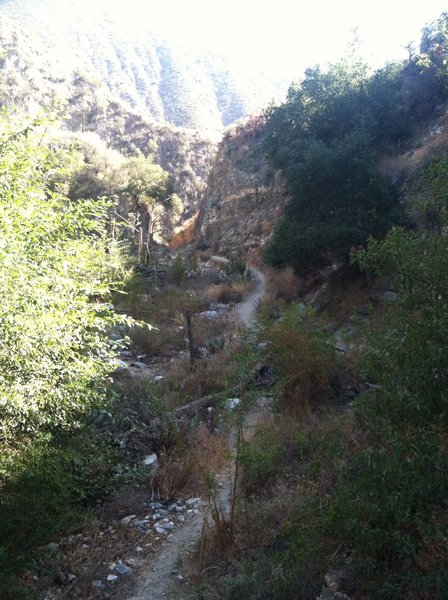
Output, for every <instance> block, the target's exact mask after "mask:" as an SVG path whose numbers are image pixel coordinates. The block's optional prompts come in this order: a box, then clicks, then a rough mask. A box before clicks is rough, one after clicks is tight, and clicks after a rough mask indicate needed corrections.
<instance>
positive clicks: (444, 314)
mask: <svg viewBox="0 0 448 600" xmlns="http://www.w3.org/2000/svg"><path fill="white" fill-rule="evenodd" d="M447 257H448V241H447V237H446V235H444V234H442V235H438V236H429V235H427V234H416V233H410V232H406V231H403V230H401V229H395V230H393V231H392V232H391V233H390V234H389V236H388V237H387V238H386V240H385V241H384V242H382V243H378V242H371V243H370V244H369V246H368V249H367V250H366V251H365V252H363V253H361V254H360V255H359V258H358V259H359V261H360V263H361V265H362V266H366V267H369V268H370V269H374V270H376V271H377V272H380V273H381V272H387V273H389V274H390V275H391V276H393V277H394V279H395V281H396V285H397V287H398V289H400V290H401V294H402V297H401V300H400V302H398V303H396V304H395V305H394V307H392V308H391V309H390V311H389V313H388V314H387V315H386V316H385V318H384V323H383V326H382V327H381V329H380V331H379V333H376V334H375V333H372V335H371V342H372V347H371V350H370V351H369V352H368V355H367V358H366V366H365V368H366V369H367V370H368V372H369V373H370V374H371V376H372V377H374V378H375V383H376V385H375V386H374V388H373V389H372V390H371V391H369V392H366V393H364V394H363V395H362V397H361V399H360V401H359V403H358V407H357V419H358V423H359V426H360V428H361V430H362V431H363V432H364V434H365V435H366V439H367V442H368V446H367V447H366V449H365V450H363V451H362V452H360V453H359V455H358V456H357V457H356V463H355V469H354V474H353V477H352V479H351V482H350V484H349V489H350V492H349V493H350V496H351V498H352V506H351V510H350V513H348V512H347V513H346V514H345V526H346V528H347V534H348V537H351V538H352V541H353V543H354V546H355V549H356V552H357V556H358V566H359V570H360V572H361V571H362V573H363V577H365V576H366V575H367V582H366V583H365V585H366V586H367V588H368V589H371V588H372V589H374V588H375V587H377V591H376V596H378V597H381V598H397V597H405V596H408V595H410V596H411V597H412V596H413V595H414V596H415V597H419V598H429V597H430V598H442V597H444V596H445V595H446V592H447V590H448V580H447V577H446V564H447V563H446V556H447V555H446V538H445V537H444V536H445V534H446V527H447V523H448V512H447V508H446V489H447V484H448V479H447V473H448V446H447V426H448V422H447V400H448V378H447V373H446V364H447V360H448V352H447V346H446V337H447V334H448V310H447V300H448V295H447V294H448V278H447V273H448V270H447V267H448V258H447ZM376 596H375V597H376Z"/></svg>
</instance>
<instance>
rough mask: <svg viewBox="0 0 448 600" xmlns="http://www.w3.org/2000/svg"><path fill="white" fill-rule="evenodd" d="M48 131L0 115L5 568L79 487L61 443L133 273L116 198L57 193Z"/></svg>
mask: <svg viewBox="0 0 448 600" xmlns="http://www.w3.org/2000/svg"><path fill="white" fill-rule="evenodd" d="M43 135H44V133H43V131H42V129H41V128H40V127H39V126H38V124H35V125H34V126H25V127H23V128H22V129H21V130H17V129H15V128H12V127H11V126H10V125H9V123H8V122H7V120H6V118H5V117H2V119H1V121H0V239H1V242H0V336H1V339H2V343H1V346H0V415H1V419H0V540H1V541H0V570H1V571H2V573H4V574H5V573H9V572H10V571H11V570H14V568H17V562H18V561H21V560H22V561H23V556H24V555H25V554H26V552H28V551H29V548H32V547H33V544H36V543H39V542H40V543H42V541H45V537H46V536H48V535H51V533H52V531H54V530H55V529H57V528H58V527H60V525H61V522H62V521H63V517H62V515H63V514H64V510H63V506H64V505H65V503H66V502H67V501H68V498H70V497H73V494H74V493H76V495H78V496H79V495H82V493H81V491H80V488H78V489H76V490H75V489H73V488H71V487H70V486H69V485H68V480H69V478H70V469H69V464H70V461H69V460H68V457H67V454H66V452H65V450H64V448H65V447H66V442H67V440H68V439H70V436H71V434H73V433H74V432H79V431H80V429H81V427H82V425H83V423H84V422H85V419H86V416H87V415H89V414H90V413H91V411H92V408H93V407H94V406H97V405H99V404H103V403H104V401H105V397H106V375H107V374H108V373H109V372H110V371H111V370H112V369H113V358H114V354H115V348H116V343H115V342H112V341H111V340H110V339H109V337H108V336H107V330H108V329H109V328H110V327H111V326H113V325H114V324H115V323H117V322H123V321H124V318H123V317H119V316H117V315H116V314H114V312H113V310H112V307H111V306H110V304H109V303H108V301H109V290H110V289H111V287H117V286H119V285H120V281H121V280H122V279H123V277H124V273H125V268H124V265H123V261H122V257H121V250H120V245H119V243H118V242H117V241H116V240H109V239H108V236H107V215H108V210H109V203H108V202H106V201H105V200H101V201H92V200H79V201H78V202H76V203H73V202H70V201H69V200H68V199H67V198H66V197H64V196H63V195H62V194H61V193H60V192H59V191H58V189H57V188H58V186H57V184H54V182H51V178H52V177H55V178H56V180H57V176H58V174H59V173H60V171H61V169H62V166H61V163H60V162H59V161H58V157H57V155H56V154H54V153H53V152H51V151H50V150H49V149H48V147H47V145H46V144H45V140H44V139H43ZM45 465H47V468H45ZM63 465H64V466H63ZM26 482H27V483H26ZM72 483H73V482H72ZM44 506H46V507H47V509H46V510H43V508H44ZM33 507H39V508H40V510H34V508H33ZM21 566H22V567H23V563H22V565H21ZM4 583H5V582H4V581H3V580H2V582H0V595H2V597H4V596H3V594H2V593H1V587H2V586H3V585H4ZM11 597H18V596H17V595H14V594H13V595H12V596H11Z"/></svg>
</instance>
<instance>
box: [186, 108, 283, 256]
mask: <svg viewBox="0 0 448 600" xmlns="http://www.w3.org/2000/svg"><path fill="white" fill-rule="evenodd" d="M264 136H265V124H264V121H263V119H262V118H261V117H256V118H253V119H251V120H249V121H247V122H245V123H244V124H239V125H237V126H235V127H234V128H232V129H231V130H229V131H228V132H227V133H226V135H225V136H224V139H223V141H222V142H221V144H220V145H219V147H218V153H217V156H216V160H215V162H214V164H213V168H212V170H211V172H210V176H209V179H208V183H207V188H206V192H205V194H204V198H203V201H202V203H201V209H200V215H199V221H198V238H199V240H200V243H201V244H202V245H204V246H207V247H209V248H211V250H212V251H213V252H216V253H222V254H234V255H240V256H241V255H243V256H249V255H251V254H255V255H257V254H258V251H259V249H260V247H261V246H262V245H263V244H264V242H265V241H266V240H267V238H268V237H269V234H270V233H271V231H272V228H273V226H274V224H275V223H276V222H277V220H278V219H279V217H280V215H281V214H282V212H283V208H284V206H285V204H286V201H287V197H286V192H285V187H284V185H283V180H282V177H281V174H280V172H275V171H274V170H273V169H272V167H271V166H270V165H269V164H268V163H267V161H266V160H265V158H264V155H263V151H262V141H263V139H264Z"/></svg>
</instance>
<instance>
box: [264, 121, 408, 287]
mask: <svg viewBox="0 0 448 600" xmlns="http://www.w3.org/2000/svg"><path fill="white" fill-rule="evenodd" d="M284 173H285V175H286V177H287V180H288V184H289V188H290V191H291V192H292V194H293V198H294V200H293V201H292V202H291V203H290V204H289V205H288V206H287V208H286V213H285V216H284V217H283V218H282V219H281V220H280V221H279V223H278V225H277V226H276V228H275V230H274V234H273V237H272V239H271V241H270V242H269V244H268V245H267V247H266V249H265V253H264V256H265V258H266V260H267V261H268V262H269V263H270V264H272V265H274V266H285V265H291V266H293V267H294V270H295V272H296V273H297V274H300V275H305V274H307V272H309V271H310V270H311V269H315V268H318V267H321V266H324V265H326V264H328V263H329V262H331V261H332V260H334V259H335V258H338V257H340V256H347V254H348V251H349V249H350V246H351V245H355V244H361V243H364V242H365V241H366V240H367V238H368V236H369V235H374V236H380V237H381V236H384V235H385V233H386V232H387V229H388V226H389V225H390V224H391V223H394V222H397V221H398V220H399V218H400V217H399V210H398V208H397V192H396V190H395V188H394V187H393V186H392V184H391V183H390V182H389V181H388V180H387V179H386V178H385V177H383V176H382V175H381V174H380V173H379V172H378V171H377V169H376V168H375V166H374V163H373V157H372V152H371V150H370V148H369V139H368V138H367V137H366V136H365V135H364V134H362V133H361V132H359V131H355V132H353V133H351V134H348V135H347V136H345V137H344V138H343V139H338V140H336V141H334V142H332V143H331V144H325V143H324V142H323V141H320V140H314V139H313V140H309V141H307V140H301V141H300V140H298V141H297V142H296V144H295V146H294V154H291V156H290V157H289V159H288V163H286V164H285V166H284Z"/></svg>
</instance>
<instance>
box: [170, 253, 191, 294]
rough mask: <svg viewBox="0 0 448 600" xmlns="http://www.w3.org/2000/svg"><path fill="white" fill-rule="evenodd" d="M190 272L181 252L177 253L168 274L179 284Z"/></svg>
mask: <svg viewBox="0 0 448 600" xmlns="http://www.w3.org/2000/svg"><path fill="white" fill-rule="evenodd" d="M187 273H188V268H187V263H186V262H185V260H184V259H183V258H182V256H181V255H180V254H176V258H175V259H174V262H173V264H172V265H171V267H170V269H169V271H168V276H169V278H170V280H171V281H172V282H173V283H174V284H175V285H177V286H179V285H180V284H181V283H182V281H184V279H185V278H186V276H187Z"/></svg>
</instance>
